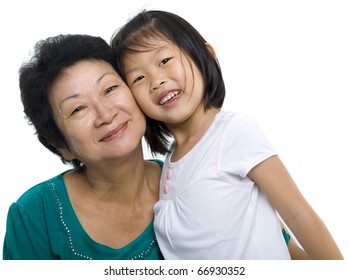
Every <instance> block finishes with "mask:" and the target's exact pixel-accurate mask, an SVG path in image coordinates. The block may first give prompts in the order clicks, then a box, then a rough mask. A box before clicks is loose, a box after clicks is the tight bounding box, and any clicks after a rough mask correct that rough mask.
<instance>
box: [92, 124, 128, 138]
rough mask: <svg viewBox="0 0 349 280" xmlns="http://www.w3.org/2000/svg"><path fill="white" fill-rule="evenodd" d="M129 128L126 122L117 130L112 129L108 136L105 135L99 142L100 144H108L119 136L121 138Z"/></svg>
mask: <svg viewBox="0 0 349 280" xmlns="http://www.w3.org/2000/svg"><path fill="white" fill-rule="evenodd" d="M126 128H127V122H124V123H122V124H119V125H118V126H117V127H116V128H114V129H112V130H111V131H109V132H108V133H107V134H105V135H104V136H103V137H102V138H101V140H99V141H100V142H107V141H110V140H112V139H114V138H116V137H118V136H120V135H121V134H122V133H123V132H124V131H125V129H126Z"/></svg>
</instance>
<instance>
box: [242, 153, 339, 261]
mask: <svg viewBox="0 0 349 280" xmlns="http://www.w3.org/2000/svg"><path fill="white" fill-rule="evenodd" d="M248 176H249V177H250V178H251V179H252V180H253V181H255V182H256V183H257V185H258V186H259V187H260V188H261V190H262V191H263V192H264V193H266V195H267V196H268V198H269V201H270V202H271V204H272V205H273V207H274V208H275V209H276V210H277V212H278V213H279V214H280V216H281V217H282V219H283V220H284V222H285V223H286V224H287V226H288V227H289V228H290V230H291V231H292V232H293V233H294V235H295V236H296V238H297V240H298V241H299V242H300V244H301V245H302V247H303V248H304V250H305V252H306V254H307V255H308V256H309V257H310V258H311V259H326V260H329V259H343V256H342V254H341V252H340V250H339V249H338V247H337V245H336V243H335V241H334V239H333V238H332V236H331V234H330V232H329V231H328V229H327V228H326V226H325V224H324V223H323V222H322V220H321V219H320V217H319V216H318V215H317V214H316V212H315V211H314V210H313V209H312V207H311V206H310V205H309V204H308V202H307V201H306V200H305V198H304V197H303V195H302V194H301V192H300V191H299V189H298V187H297V186H296V184H295V182H294V181H293V179H292V177H291V176H290V174H289V173H288V171H287V169H286V168H285V166H284V165H283V163H282V162H281V160H280V159H279V157H278V156H272V157H270V158H268V159H267V160H265V161H263V162H261V163H260V164H258V165H257V166H255V167H254V168H253V169H252V170H251V171H250V172H249V173H248Z"/></svg>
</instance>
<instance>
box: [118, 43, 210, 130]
mask: <svg viewBox="0 0 349 280" xmlns="http://www.w3.org/2000/svg"><path fill="white" fill-rule="evenodd" d="M147 43H149V45H150V46H154V47H149V48H138V49H137V50H139V51H137V52H129V53H127V54H126V55H125V57H124V58H123V67H124V70H125V73H126V82H127V84H128V86H129V87H130V89H131V91H132V93H133V96H134V97H135V99H136V100H137V102H138V104H139V105H140V107H141V109H142V110H143V112H144V113H145V114H146V115H148V116H149V117H150V118H153V119H155V120H159V121H162V122H164V123H165V124H167V125H178V124H181V123H182V122H184V121H186V120H188V119H189V118H190V117H192V116H193V115H194V114H196V113H197V112H202V111H203V106H202V98H203V89H204V85H203V80H202V75H201V73H200V72H199V70H198V68H197V67H196V65H195V64H194V63H193V62H192V61H191V60H190V59H189V58H188V57H187V56H185V54H184V53H183V52H182V51H181V50H180V49H179V48H178V47H177V46H175V45H174V44H172V43H170V42H169V41H165V40H157V39H149V40H147Z"/></svg>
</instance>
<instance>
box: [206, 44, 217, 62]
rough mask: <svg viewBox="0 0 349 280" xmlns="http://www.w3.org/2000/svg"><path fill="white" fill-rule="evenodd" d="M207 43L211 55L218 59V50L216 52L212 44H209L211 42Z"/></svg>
mask: <svg viewBox="0 0 349 280" xmlns="http://www.w3.org/2000/svg"><path fill="white" fill-rule="evenodd" d="M205 45H206V48H207V49H208V51H209V52H210V53H211V55H212V56H213V58H214V59H215V60H217V55H216V52H215V50H214V48H213V47H212V45H211V44H209V43H205Z"/></svg>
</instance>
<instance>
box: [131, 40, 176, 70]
mask: <svg viewBox="0 0 349 280" xmlns="http://www.w3.org/2000/svg"><path fill="white" fill-rule="evenodd" d="M168 47H169V46H168V45H164V46H160V47H154V48H149V49H147V50H144V51H140V52H151V51H153V54H152V56H153V57H155V56H156V55H157V54H159V53H161V52H162V51H163V50H165V49H167V48H168ZM126 59H127V58H126ZM137 68H138V67H137V65H136V66H134V67H132V68H130V69H128V70H127V71H125V75H128V74H130V73H132V72H134V71H136V70H137Z"/></svg>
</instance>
